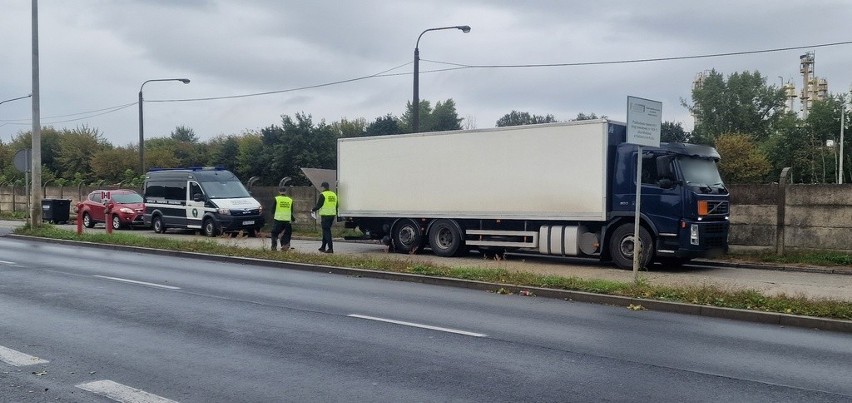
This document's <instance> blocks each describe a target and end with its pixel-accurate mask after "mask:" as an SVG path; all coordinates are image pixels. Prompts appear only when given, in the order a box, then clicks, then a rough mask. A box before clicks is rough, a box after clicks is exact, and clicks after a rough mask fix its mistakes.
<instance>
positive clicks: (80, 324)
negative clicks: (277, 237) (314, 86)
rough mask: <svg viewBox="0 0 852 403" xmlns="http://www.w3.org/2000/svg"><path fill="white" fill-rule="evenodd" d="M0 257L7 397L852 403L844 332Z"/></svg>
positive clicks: (208, 271) (355, 281)
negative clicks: (126, 395)
mask: <svg viewBox="0 0 852 403" xmlns="http://www.w3.org/2000/svg"><path fill="white" fill-rule="evenodd" d="M0 251H2V252H0V253H2V255H0V346H2V348H0V357H4V359H0V401H82V402H89V401H111V400H109V399H106V398H100V397H98V395H96V394H94V393H93V392H90V391H89V390H96V391H98V393H103V394H109V393H119V392H116V390H117V391H124V393H137V394H139V393H145V394H148V395H142V396H143V397H147V398H148V399H149V400H144V399H140V400H137V401H163V400H157V397H160V399H171V400H175V401H184V402H214V401H215V402H219V401H221V402H235V401H241V402H243V401H245V402H269V401H305V400H312V401H520V400H533V401H602V400H609V401H713V402H717V401H748V402H761V401H772V402H778V401H803V402H805V401H806V402H821V401H850V399H852V382H849V374H850V369H852V367H850V364H849V363H850V362H852V338H850V337H849V335H848V334H840V333H832V332H821V331H814V330H806V329H797V328H783V327H779V326H770V325H759V324H751V323H742V322H734V321H728V320H723V319H712V318H703V317H694V316H685V315H677V314H669V313H661V312H650V311H630V310H627V309H624V308H615V307H608V306H600V305H593V304H583V303H575V302H566V301H559V300H549V299H543V298H535V297H523V296H506V295H497V294H491V293H485V292H477V291H470V290H463V289H455V288H446V287H439V286H429V285H423V284H415V283H403V282H393V281H384V280H376V279H366V278H356V277H347V276H339V275H330V274H322V273H312V272H303V271H291V270H283V269H274V268H268V267H253V266H250V265H236V264H226V263H217V262H210V261H200V260H192V259H184V258H176V257H168V256H155V255H148V254H139V253H128V252H122V251H109V250H104V249H95V248H87V247H81V246H64V245H56V244H46V243H41V242H32V241H25V240H15V239H9V238H0ZM10 351H11V352H12V353H10ZM10 357H11V358H10ZM21 357H24V358H23V359H21ZM35 357H38V359H41V360H46V361H47V362H42V363H38V362H36V361H34V360H35V359H36V358H35ZM16 358H17V359H18V360H17V361H16ZM10 362H11V363H10ZM116 385H118V386H116ZM121 385H124V387H125V388H128V389H122V388H121ZM109 391H112V392H109ZM134 391H135V392H134ZM115 400H118V399H115ZM128 401H131V400H128Z"/></svg>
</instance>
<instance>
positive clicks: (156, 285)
mask: <svg viewBox="0 0 852 403" xmlns="http://www.w3.org/2000/svg"><path fill="white" fill-rule="evenodd" d="M94 276H95V277H98V278H105V279H107V280H113V281H121V282H124V283H131V284H139V285H146V286H148V287H157V288H164V289H166V290H180V287H173V286H170V285H162V284H155V283H147V282H144V281H136V280H130V279H126V278H120V277H109V276H101V275H97V274H95V275H94Z"/></svg>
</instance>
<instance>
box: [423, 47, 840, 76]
mask: <svg viewBox="0 0 852 403" xmlns="http://www.w3.org/2000/svg"><path fill="white" fill-rule="evenodd" d="M849 44H852V41H843V42H832V43H823V44H819V45H806V46H789V47H783V48H773V49H761V50H746V51H739V52H725V53H711V54H705V55H692V56H671V57H654V58H647V59H628V60H609V61H595V62H571V63H536V64H463V63H453V62H442V61H436V60H426V59H421V60H422V61H427V62H432V63H438V64H446V65H449V66H456V67H451V68H446V69H441V70H435V71H449V70H460V69H473V68H476V69H483V68H489V69H497V68H531V67H575V66H600V65H607V64H630V63H649V62H667V61H674V60H688V59H709V58H714V57H726V56H742V55H753V54H760V53H774V52H786V51H790V50H802V49H814V48H824V47H829V46H840V45H849Z"/></svg>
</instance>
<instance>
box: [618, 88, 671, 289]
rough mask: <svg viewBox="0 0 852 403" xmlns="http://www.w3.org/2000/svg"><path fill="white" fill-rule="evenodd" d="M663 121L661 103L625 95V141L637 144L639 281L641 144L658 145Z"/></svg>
mask: <svg viewBox="0 0 852 403" xmlns="http://www.w3.org/2000/svg"><path fill="white" fill-rule="evenodd" d="M662 123H663V103H662V102H658V101H651V100H649V99H644V98H637V97H631V96H628V97H627V143H630V144H636V145H638V146H639V147H638V150H637V151H636V212H635V218H634V225H633V281H634V282H638V281H639V255H640V254H641V253H642V242H641V235H640V232H639V221H640V216H639V214H640V211H641V202H642V146H648V147H659V146H660V129H661V128H662Z"/></svg>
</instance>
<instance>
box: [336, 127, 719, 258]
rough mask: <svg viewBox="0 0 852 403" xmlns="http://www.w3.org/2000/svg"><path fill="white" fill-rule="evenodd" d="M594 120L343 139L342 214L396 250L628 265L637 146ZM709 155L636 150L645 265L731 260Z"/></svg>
mask: <svg viewBox="0 0 852 403" xmlns="http://www.w3.org/2000/svg"><path fill="white" fill-rule="evenodd" d="M625 139H626V127H625V125H624V124H623V123H619V122H615V121H611V120H607V119H596V120H586V121H576V122H568V123H554V124H538V125H528V126H514V127H504V128H495V129H479V130H462V131H449V132H431V133H412V134H403V135H390V136H376V137H358V138H342V139H339V140H338V144H337V146H338V148H337V158H338V161H337V167H338V169H337V180H338V183H337V185H338V194H339V197H340V206H339V209H340V210H339V216H340V218H341V219H342V220H344V221H345V226H346V227H347V228H358V229H360V230H361V231H362V232H363V233H364V234H365V236H366V237H369V238H372V239H383V240H384V241H385V243H386V244H388V245H390V246H391V247H392V248H393V249H394V250H395V251H397V252H400V253H416V252H417V251H419V250H422V249H425V248H429V249H431V250H432V251H433V253H435V254H436V255H439V256H457V255H461V254H465V253H468V252H469V251H472V250H478V251H479V252H480V253H484V254H495V253H503V252H507V251H508V252H532V253H540V254H545V255H558V256H578V257H596V258H599V259H601V260H611V261H612V262H614V263H615V264H616V265H617V266H619V267H623V268H630V267H632V264H633V250H634V247H633V237H634V234H633V233H634V216H635V199H636V177H637V175H636V166H637V160H636V158H637V153H638V147H637V146H636V145H634V144H628V143H626V142H625ZM719 159H720V156H719V154H718V153H717V152H716V150H715V149H713V148H712V147H708V146H703V145H696V144H684V143H662V144H660V147H643V148H642V167H643V168H642V176H641V177H642V190H641V197H642V202H641V206H640V207H641V227H640V231H639V232H640V234H639V235H640V241H641V242H642V249H641V250H642V252H641V254H640V264H641V266H642V267H647V266H648V265H650V264H651V263H652V262H655V261H656V262H661V263H664V264H668V265H681V264H683V263H685V262H687V261H689V260H690V259H692V258H696V257H710V256H713V255H717V254H720V253H724V252H725V251H727V247H728V245H727V239H728V227H729V225H728V206H729V196H728V190H727V188H726V187H725V185H724V184H723V182H722V179H721V177H720V176H719V171H718V169H717V163H718V161H719Z"/></svg>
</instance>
